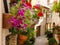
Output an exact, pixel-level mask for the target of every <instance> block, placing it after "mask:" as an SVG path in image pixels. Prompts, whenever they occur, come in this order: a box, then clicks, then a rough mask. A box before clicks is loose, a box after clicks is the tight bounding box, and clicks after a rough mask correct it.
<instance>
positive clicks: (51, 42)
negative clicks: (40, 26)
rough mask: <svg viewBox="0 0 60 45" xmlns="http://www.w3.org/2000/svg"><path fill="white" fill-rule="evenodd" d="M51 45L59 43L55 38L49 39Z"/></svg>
mask: <svg viewBox="0 0 60 45" xmlns="http://www.w3.org/2000/svg"><path fill="white" fill-rule="evenodd" d="M49 45H57V41H56V40H55V38H50V39H49Z"/></svg>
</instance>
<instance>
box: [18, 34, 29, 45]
mask: <svg viewBox="0 0 60 45" xmlns="http://www.w3.org/2000/svg"><path fill="white" fill-rule="evenodd" d="M27 38H28V37H27V36H25V35H23V34H18V43H19V44H24V43H25V41H26V40H27Z"/></svg>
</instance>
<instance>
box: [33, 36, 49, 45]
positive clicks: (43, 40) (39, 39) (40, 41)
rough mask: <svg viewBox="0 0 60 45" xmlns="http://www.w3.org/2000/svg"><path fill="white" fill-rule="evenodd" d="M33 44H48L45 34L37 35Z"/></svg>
mask: <svg viewBox="0 0 60 45" xmlns="http://www.w3.org/2000/svg"><path fill="white" fill-rule="evenodd" d="M34 45H48V40H47V38H46V36H40V37H37V38H36V40H35V44H34Z"/></svg>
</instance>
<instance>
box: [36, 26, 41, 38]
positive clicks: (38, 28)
mask: <svg viewBox="0 0 60 45" xmlns="http://www.w3.org/2000/svg"><path fill="white" fill-rule="evenodd" d="M40 29H41V26H37V28H36V30H37V31H36V37H39V36H40Z"/></svg>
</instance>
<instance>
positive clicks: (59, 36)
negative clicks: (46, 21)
mask: <svg viewBox="0 0 60 45" xmlns="http://www.w3.org/2000/svg"><path fill="white" fill-rule="evenodd" d="M57 38H58V40H59V42H60V32H57Z"/></svg>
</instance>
